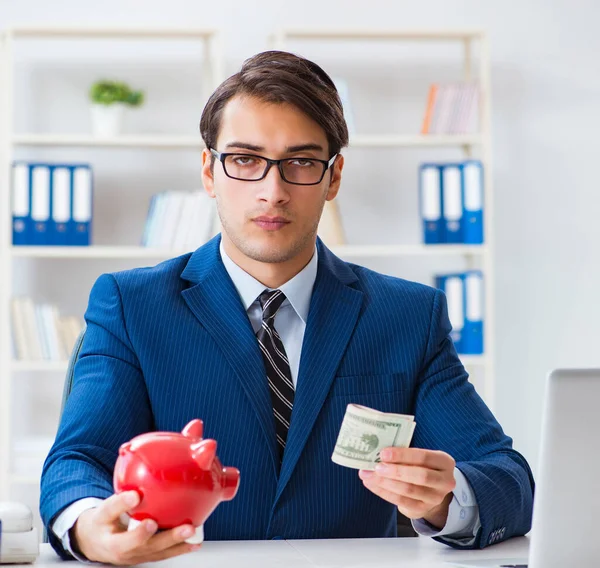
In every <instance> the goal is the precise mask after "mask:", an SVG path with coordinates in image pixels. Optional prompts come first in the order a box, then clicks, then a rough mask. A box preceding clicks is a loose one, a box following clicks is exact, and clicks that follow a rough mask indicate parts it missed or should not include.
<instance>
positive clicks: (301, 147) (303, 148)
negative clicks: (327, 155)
mask: <svg viewBox="0 0 600 568" xmlns="http://www.w3.org/2000/svg"><path fill="white" fill-rule="evenodd" d="M227 148H243V149H244V150H252V151H253V152H264V151H265V147H264V146H256V145H255V144H248V143H247V142H239V141H235V142H229V143H228V144H225V149H227ZM311 150H312V151H316V152H323V146H321V145H320V144H315V143H309V144H297V145H296V146H287V147H286V149H285V153H286V154H293V153H295V152H308V151H311Z"/></svg>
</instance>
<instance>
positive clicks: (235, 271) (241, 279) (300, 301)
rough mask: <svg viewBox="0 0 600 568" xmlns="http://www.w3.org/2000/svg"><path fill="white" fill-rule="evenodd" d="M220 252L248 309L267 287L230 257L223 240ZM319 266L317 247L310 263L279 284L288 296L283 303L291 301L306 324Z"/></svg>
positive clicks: (245, 307)
mask: <svg viewBox="0 0 600 568" xmlns="http://www.w3.org/2000/svg"><path fill="white" fill-rule="evenodd" d="M219 252H220V253H221V258H222V260H223V264H224V265H225V270H227V273H228V274H229V277H230V278H231V280H232V281H233V284H234V286H235V287H236V289H237V291H238V294H239V295H240V298H241V299H242V303H243V304H244V309H245V310H246V311H248V309H249V308H250V306H251V305H252V304H253V303H254V302H255V301H256V299H257V298H258V296H259V295H260V294H261V293H262V292H263V291H264V290H265V288H267V287H266V286H265V285H264V284H261V283H260V282H259V281H258V280H257V279H256V278H254V277H253V276H251V275H250V274H248V273H247V272H246V271H245V270H243V269H242V268H240V267H239V266H238V265H237V264H236V263H235V262H233V260H231V258H229V256H228V255H227V253H226V252H225V249H224V247H223V241H222V240H221V243H220V245H219ZM317 266H318V256H317V249H316V247H315V252H314V254H313V255H312V258H311V259H310V261H309V263H308V264H307V265H306V266H305V267H304V268H303V269H302V270H301V271H300V272H298V274H296V276H294V277H293V278H292V279H291V280H288V281H287V282H286V283H285V284H283V285H281V286H279V290H281V291H282V292H283V293H284V294H285V297H286V301H285V302H284V303H283V305H285V304H286V303H287V302H288V301H289V303H290V304H291V306H292V307H293V308H294V310H295V312H296V313H297V314H298V316H299V317H300V319H302V321H303V322H304V323H305V324H306V320H307V319H308V310H309V308H310V299H311V296H312V290H313V286H314V284H315V280H316V278H317Z"/></svg>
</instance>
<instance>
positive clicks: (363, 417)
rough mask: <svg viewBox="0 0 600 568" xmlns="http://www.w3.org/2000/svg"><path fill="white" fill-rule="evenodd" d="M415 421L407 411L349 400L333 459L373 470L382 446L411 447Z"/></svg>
mask: <svg viewBox="0 0 600 568" xmlns="http://www.w3.org/2000/svg"><path fill="white" fill-rule="evenodd" d="M415 424H416V423H415V421H414V416H410V415H408V414H391V413H388V412H380V411H379V410H374V409H373V408H367V407H366V406H360V405H358V404H349V405H348V406H347V407H346V414H345V415H344V419H343V420H342V426H341V427H340V433H339V435H338V439H337V442H336V443H335V448H334V450H333V454H332V456H331V459H332V461H333V462H334V463H337V464H339V465H343V466H345V467H352V468H354V469H371V470H373V469H375V466H376V465H377V463H379V461H381V460H380V459H379V454H380V452H381V450H383V448H389V447H397V448H408V446H409V445H410V441H411V439H412V435H413V432H414V429H415Z"/></svg>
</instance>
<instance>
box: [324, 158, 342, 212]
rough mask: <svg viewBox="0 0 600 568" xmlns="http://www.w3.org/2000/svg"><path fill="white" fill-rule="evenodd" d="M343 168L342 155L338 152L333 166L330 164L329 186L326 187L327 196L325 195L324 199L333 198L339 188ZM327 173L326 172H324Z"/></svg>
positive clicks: (329, 199)
mask: <svg viewBox="0 0 600 568" xmlns="http://www.w3.org/2000/svg"><path fill="white" fill-rule="evenodd" d="M343 168H344V156H342V155H341V154H339V155H338V156H337V157H336V159H335V162H333V166H331V174H330V175H331V178H330V182H329V187H328V188H327V196H326V197H325V200H326V201H331V200H332V199H334V198H335V196H336V195H337V194H338V191H339V190H340V184H341V183H342V169H343ZM325 175H327V174H325Z"/></svg>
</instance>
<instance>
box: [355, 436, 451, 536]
mask: <svg viewBox="0 0 600 568" xmlns="http://www.w3.org/2000/svg"><path fill="white" fill-rule="evenodd" d="M380 458H381V463H379V464H377V466H376V468H375V471H367V470H364V469H361V470H360V471H359V472H358V475H359V477H360V478H361V479H362V481H363V484H364V486H365V487H366V488H367V489H369V490H370V491H372V492H373V493H375V495H379V497H381V498H382V499H385V500H386V501H389V502H390V503H393V504H394V505H396V506H397V507H398V510H399V511H400V512H401V513H402V514H403V515H405V516H406V517H408V518H409V519H425V520H426V521H427V522H429V523H430V524H432V525H433V526H435V527H437V528H439V529H440V530H441V529H442V528H444V526H445V524H446V520H447V518H448V509H449V507H450V503H451V501H452V491H453V490H454V487H455V486H456V482H455V481H454V467H455V465H456V463H455V461H454V459H452V456H450V455H449V454H447V453H445V452H439V451H434V450H422V449H419V448H385V449H384V450H382V451H381V455H380Z"/></svg>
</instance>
